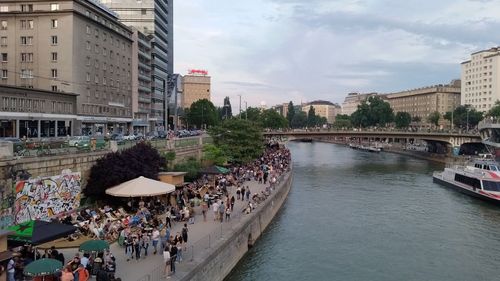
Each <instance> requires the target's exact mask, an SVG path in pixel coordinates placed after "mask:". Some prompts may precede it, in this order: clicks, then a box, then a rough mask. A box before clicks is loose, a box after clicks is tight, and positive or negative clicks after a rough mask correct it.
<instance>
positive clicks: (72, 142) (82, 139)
mask: <svg viewBox="0 0 500 281" xmlns="http://www.w3.org/2000/svg"><path fill="white" fill-rule="evenodd" d="M89 141H90V137H88V136H74V137H71V138H70V139H69V141H68V146H75V147H78V146H79V145H81V144H82V143H88V142H89Z"/></svg>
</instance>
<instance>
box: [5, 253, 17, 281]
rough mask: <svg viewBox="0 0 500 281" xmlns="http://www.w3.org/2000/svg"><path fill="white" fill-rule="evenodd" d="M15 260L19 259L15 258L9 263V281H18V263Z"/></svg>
mask: <svg viewBox="0 0 500 281" xmlns="http://www.w3.org/2000/svg"><path fill="white" fill-rule="evenodd" d="M14 259H17V257H14V258H12V259H10V260H9V262H8V263H7V281H16V278H15V275H16V268H15V264H16V261H15V260H14Z"/></svg>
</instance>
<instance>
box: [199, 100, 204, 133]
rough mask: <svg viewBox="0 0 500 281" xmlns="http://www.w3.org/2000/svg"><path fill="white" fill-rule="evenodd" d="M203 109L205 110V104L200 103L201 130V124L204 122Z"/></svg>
mask: <svg viewBox="0 0 500 281" xmlns="http://www.w3.org/2000/svg"><path fill="white" fill-rule="evenodd" d="M203 111H205V106H203V105H202V106H201V126H200V127H201V129H202V130H203V127H204V126H203V125H204V123H205V120H204V118H203Z"/></svg>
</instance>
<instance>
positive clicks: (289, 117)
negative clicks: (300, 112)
mask: <svg viewBox="0 0 500 281" xmlns="http://www.w3.org/2000/svg"><path fill="white" fill-rule="evenodd" d="M294 117H295V107H294V106H293V102H292V101H290V102H289V103H288V108H287V112H286V119H287V120H288V125H289V126H290V127H293V126H292V121H293V118H294Z"/></svg>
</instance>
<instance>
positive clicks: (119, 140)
mask: <svg viewBox="0 0 500 281" xmlns="http://www.w3.org/2000/svg"><path fill="white" fill-rule="evenodd" d="M113 140H114V141H116V143H117V144H118V145H122V144H124V143H125V138H124V137H123V135H117V136H116V137H115V138H114V139H113Z"/></svg>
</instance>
